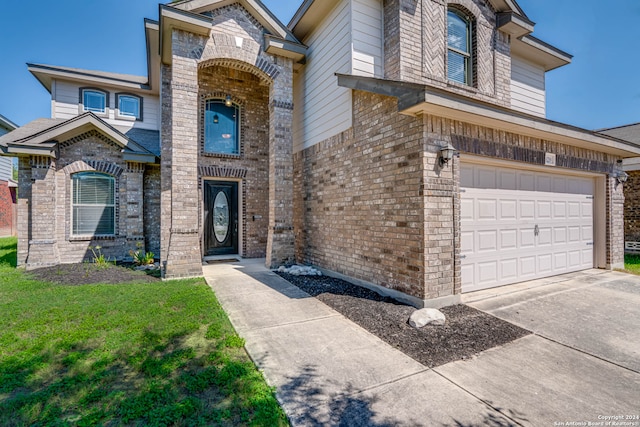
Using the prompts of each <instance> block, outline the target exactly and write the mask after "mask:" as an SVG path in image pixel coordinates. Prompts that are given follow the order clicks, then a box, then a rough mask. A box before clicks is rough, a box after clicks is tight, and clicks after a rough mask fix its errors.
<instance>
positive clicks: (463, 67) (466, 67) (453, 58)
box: [447, 8, 473, 85]
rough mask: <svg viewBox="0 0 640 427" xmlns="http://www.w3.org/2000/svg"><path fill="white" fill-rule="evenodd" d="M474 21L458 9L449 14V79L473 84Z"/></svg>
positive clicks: (450, 11) (451, 10)
mask: <svg viewBox="0 0 640 427" xmlns="http://www.w3.org/2000/svg"><path fill="white" fill-rule="evenodd" d="M472 31H473V25H472V21H471V20H470V19H469V18H468V17H467V16H465V15H464V14H463V13H461V12H460V11H458V10H457V9H452V8H450V9H449V10H448V12H447V47H448V50H447V78H448V79H449V80H452V81H454V82H458V83H463V84H467V85H472V84H473V70H472V64H473V58H472V55H473V52H472Z"/></svg>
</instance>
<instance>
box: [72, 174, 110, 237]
mask: <svg viewBox="0 0 640 427" xmlns="http://www.w3.org/2000/svg"><path fill="white" fill-rule="evenodd" d="M71 185H72V194H73V200H72V202H71V204H72V213H71V218H72V220H71V223H72V230H71V232H72V234H73V235H76V236H114V235H115V233H116V202H115V200H116V191H115V189H116V180H115V178H114V177H113V176H111V175H107V174H104V173H98V172H78V173H76V174H73V176H72V178H71Z"/></svg>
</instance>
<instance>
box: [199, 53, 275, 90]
mask: <svg viewBox="0 0 640 427" xmlns="http://www.w3.org/2000/svg"><path fill="white" fill-rule="evenodd" d="M216 66H217V67H227V68H233V69H235V70H240V71H246V72H247V73H251V74H253V75H255V76H258V77H259V78H260V80H262V81H263V83H265V84H270V83H271V81H272V80H275V78H276V77H278V74H280V72H279V71H278V69H277V68H276V66H275V65H273V64H271V63H269V62H268V61H267V60H265V59H263V58H258V59H257V63H256V64H255V65H252V64H249V63H248V62H244V61H241V60H239V59H233V58H213V59H207V60H205V61H202V62H201V63H199V64H198V68H208V67H216Z"/></svg>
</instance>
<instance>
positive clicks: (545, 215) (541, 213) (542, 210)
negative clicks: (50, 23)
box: [537, 200, 551, 219]
mask: <svg viewBox="0 0 640 427" xmlns="http://www.w3.org/2000/svg"><path fill="white" fill-rule="evenodd" d="M537 205H538V211H537V218H538V219H551V202H550V201H548V200H543V201H539V202H538V203H537Z"/></svg>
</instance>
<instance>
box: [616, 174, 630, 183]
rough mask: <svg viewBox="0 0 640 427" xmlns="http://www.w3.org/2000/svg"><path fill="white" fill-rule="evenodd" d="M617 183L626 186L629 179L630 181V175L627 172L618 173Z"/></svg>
mask: <svg viewBox="0 0 640 427" xmlns="http://www.w3.org/2000/svg"><path fill="white" fill-rule="evenodd" d="M615 176H616V182H617V183H618V184H624V183H625V182H627V179H629V174H628V173H626V172H625V171H618V172H616V175H615Z"/></svg>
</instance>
